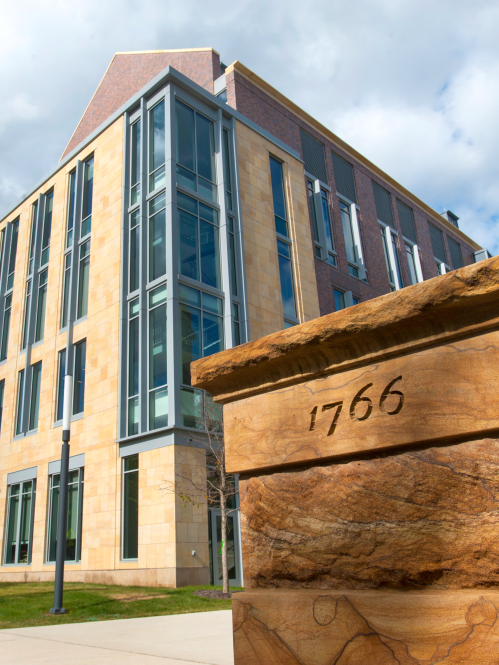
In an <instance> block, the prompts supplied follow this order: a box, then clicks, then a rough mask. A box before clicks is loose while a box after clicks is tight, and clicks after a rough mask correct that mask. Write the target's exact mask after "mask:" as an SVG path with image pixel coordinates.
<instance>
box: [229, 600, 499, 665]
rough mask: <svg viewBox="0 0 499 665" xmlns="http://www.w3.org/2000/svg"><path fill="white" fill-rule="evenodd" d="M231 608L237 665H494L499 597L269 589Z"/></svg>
mask: <svg viewBox="0 0 499 665" xmlns="http://www.w3.org/2000/svg"><path fill="white" fill-rule="evenodd" d="M232 608H233V609H232V611H233V625H234V661H235V665H330V664H331V663H335V664H336V665H366V664H367V663H368V664H369V665H433V664H434V663H439V664H444V663H445V664H447V665H450V663H473V665H491V664H492V663H499V656H498V654H499V621H498V620H497V619H498V616H499V589H496V590H487V589H483V590H476V589H474V590H456V591H440V590H430V591H391V590H384V591H380V590H376V591H348V590H345V591H341V590H332V591H328V590H319V589H318V590H308V589H307V590H305V589H303V590H302V589H300V590H297V589H289V590H287V589H286V590H284V589H276V590H274V589H268V590H267V589H266V590H254V591H247V592H244V593H238V594H235V595H234V596H233V599H232Z"/></svg>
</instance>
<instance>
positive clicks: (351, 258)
mask: <svg viewBox="0 0 499 665" xmlns="http://www.w3.org/2000/svg"><path fill="white" fill-rule="evenodd" d="M340 211H341V222H342V225H343V234H344V236H345V247H346V251H347V259H348V272H349V273H350V274H351V275H352V276H353V277H359V275H360V273H359V256H358V249H357V245H356V242H355V234H354V229H353V225H352V210H351V206H350V205H348V204H346V203H345V202H344V201H341V200H340Z"/></svg>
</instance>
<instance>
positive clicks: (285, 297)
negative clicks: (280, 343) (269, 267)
mask: <svg viewBox="0 0 499 665" xmlns="http://www.w3.org/2000/svg"><path fill="white" fill-rule="evenodd" d="M277 257H278V261H279V277H280V280H281V297H282V310H283V314H284V320H285V321H287V322H289V323H296V319H297V318H298V317H297V315H296V305H295V290H294V285H293V265H292V262H291V245H288V243H286V242H282V240H277Z"/></svg>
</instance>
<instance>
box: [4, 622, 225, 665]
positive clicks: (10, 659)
mask: <svg viewBox="0 0 499 665" xmlns="http://www.w3.org/2000/svg"><path fill="white" fill-rule="evenodd" d="M23 663H24V664H26V665H42V664H44V665H45V664H47V665H48V664H49V663H50V665H53V663H57V664H58V665H80V664H83V663H92V665H139V664H140V665H200V664H202V665H234V656H233V651H232V612H231V611H230V610H223V611H220V612H199V613H195V614H174V615H172V616H161V617H146V618H141V619H120V620H116V621H95V622H85V623H70V624H65V625H61V626H40V627H37V628H13V629H11V630H0V665H11V664H12V665H20V664H23Z"/></svg>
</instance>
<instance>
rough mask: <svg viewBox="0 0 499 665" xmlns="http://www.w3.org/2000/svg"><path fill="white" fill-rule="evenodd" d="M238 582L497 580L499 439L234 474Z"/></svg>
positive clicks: (330, 585)
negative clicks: (237, 484)
mask: <svg viewBox="0 0 499 665" xmlns="http://www.w3.org/2000/svg"><path fill="white" fill-rule="evenodd" d="M241 512H242V532H243V560H244V577H245V584H246V588H250V587H302V588H305V587H309V588H310V587H312V588H318V589H334V588H350V589H366V588H374V587H380V586H382V587H383V586H384V587H393V588H400V589H408V588H418V587H425V586H432V587H437V588H466V587H489V586H499V537H498V534H499V440H497V439H495V440H491V439H486V440H482V441H474V442H468V443H462V444H459V445H453V446H444V447H438V448H430V449H428V450H420V451H412V452H405V453H401V454H399V455H391V456H386V457H381V458H376V459H363V460H355V461H351V462H349V463H344V464H334V465H330V466H319V467H315V468H311V469H307V470H296V471H290V472H288V473H274V474H271V475H262V476H260V477H258V478H250V479H248V480H244V481H242V482H241Z"/></svg>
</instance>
